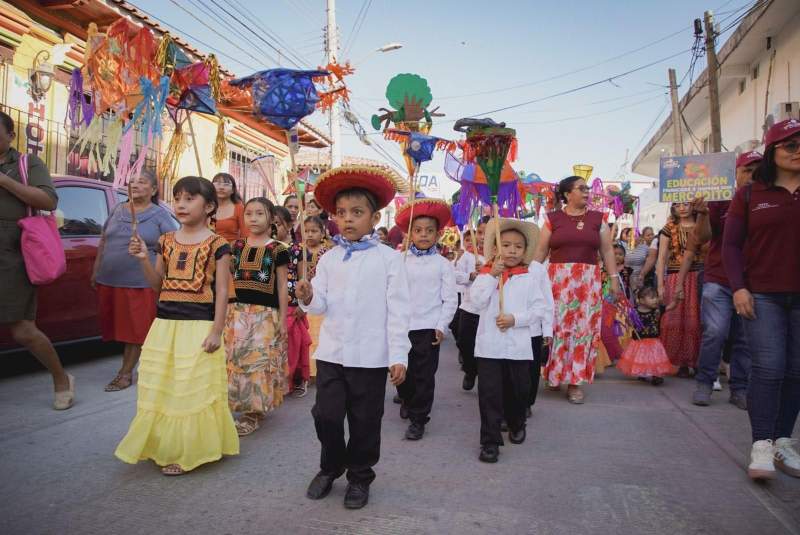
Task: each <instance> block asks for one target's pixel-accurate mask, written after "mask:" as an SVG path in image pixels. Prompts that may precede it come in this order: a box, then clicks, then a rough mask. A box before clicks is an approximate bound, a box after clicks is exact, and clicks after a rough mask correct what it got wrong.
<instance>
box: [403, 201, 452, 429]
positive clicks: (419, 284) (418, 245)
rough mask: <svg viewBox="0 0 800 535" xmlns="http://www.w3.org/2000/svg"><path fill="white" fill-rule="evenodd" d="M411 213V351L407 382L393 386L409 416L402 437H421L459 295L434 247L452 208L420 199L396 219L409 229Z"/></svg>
mask: <svg viewBox="0 0 800 535" xmlns="http://www.w3.org/2000/svg"><path fill="white" fill-rule="evenodd" d="M412 212H413V216H412ZM411 217H413V218H414V219H413V221H411V238H410V239H411V245H410V246H409V250H408V252H407V253H405V262H406V272H407V275H408V280H410V281H414V287H415V291H414V292H412V293H411V310H412V311H413V314H412V317H411V323H410V325H409V329H410V330H409V332H408V338H409V340H410V341H411V351H410V352H409V354H408V373H407V374H406V380H405V382H403V384H401V385H400V386H399V387H398V389H397V390H398V394H399V395H400V399H401V402H402V404H401V406H400V416H401V417H402V418H408V419H409V420H410V425H409V427H408V430H407V431H406V435H405V436H406V438H407V439H408V440H419V439H421V438H422V436H423V435H424V434H425V424H427V423H428V421H429V420H430V416H429V415H430V412H431V408H432V407H433V397H434V389H435V385H436V378H435V376H436V370H437V369H438V368H439V348H440V347H441V343H442V341H443V340H444V331H445V329H446V328H447V325H448V324H449V323H450V320H451V319H452V318H453V315H454V314H455V311H456V307H457V297H456V279H455V273H454V271H453V265H452V263H451V262H450V261H448V260H447V259H446V258H445V257H443V256H442V255H441V254H439V248H438V246H437V245H436V240H437V237H438V235H439V234H440V231H441V230H442V229H443V228H444V226H445V225H447V223H448V221H450V207H449V206H448V205H447V203H446V202H445V201H442V200H439V199H418V200H416V201H412V202H410V203H407V204H405V205H403V207H402V208H401V209H400V211H399V212H398V213H397V215H396V216H395V223H396V224H397V225H398V226H400V227H402V228H408V226H409V220H410V219H411Z"/></svg>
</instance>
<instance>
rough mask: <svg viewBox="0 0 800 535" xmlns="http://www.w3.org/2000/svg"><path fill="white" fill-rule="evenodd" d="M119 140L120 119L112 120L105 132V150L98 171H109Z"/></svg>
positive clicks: (120, 137)
mask: <svg viewBox="0 0 800 535" xmlns="http://www.w3.org/2000/svg"><path fill="white" fill-rule="evenodd" d="M120 141H122V121H121V120H119V119H118V120H116V121H112V122H111V125H110V126H109V127H108V131H107V132H106V151H105V154H103V160H102V161H101V162H100V171H102V173H103V174H104V175H107V174H110V173H111V162H112V161H113V160H114V159H116V157H117V150H118V149H119V144H120Z"/></svg>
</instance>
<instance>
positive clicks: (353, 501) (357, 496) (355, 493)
mask: <svg viewBox="0 0 800 535" xmlns="http://www.w3.org/2000/svg"><path fill="white" fill-rule="evenodd" d="M368 501H369V485H367V484H366V483H348V484H347V491H346V492H345V493H344V506H345V507H346V508H347V509H361V508H362V507H364V506H365V505H367V502H368Z"/></svg>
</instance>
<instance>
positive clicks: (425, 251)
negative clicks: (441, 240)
mask: <svg viewBox="0 0 800 535" xmlns="http://www.w3.org/2000/svg"><path fill="white" fill-rule="evenodd" d="M408 252H410V253H411V254H413V255H414V256H431V255H435V254H439V248H438V247H436V245H434V246H433V247H431V248H430V249H417V246H416V245H414V244H413V243H412V244H411V245H410V246H409V247H408Z"/></svg>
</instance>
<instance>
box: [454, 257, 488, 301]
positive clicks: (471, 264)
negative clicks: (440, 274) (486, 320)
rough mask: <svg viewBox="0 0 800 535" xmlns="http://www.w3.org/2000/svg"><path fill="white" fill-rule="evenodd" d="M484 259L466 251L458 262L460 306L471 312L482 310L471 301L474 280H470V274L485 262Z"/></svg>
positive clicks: (457, 274)
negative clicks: (470, 291)
mask: <svg viewBox="0 0 800 535" xmlns="http://www.w3.org/2000/svg"><path fill="white" fill-rule="evenodd" d="M484 261H485V260H484V258H483V256H476V255H475V254H474V253H470V252H469V251H465V252H464V254H463V255H461V258H459V259H458V261H457V262H456V284H458V288H459V292H460V293H461V306H460V307H459V308H461V310H464V311H466V312H469V313H471V314H480V310H478V309H477V308H475V307H474V306H473V305H472V303H470V296H469V290H470V288H471V287H472V283H473V281H470V280H469V276H470V275H471V274H472V273H474V272H475V271H477V266H478V263H481V264H483V263H484Z"/></svg>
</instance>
